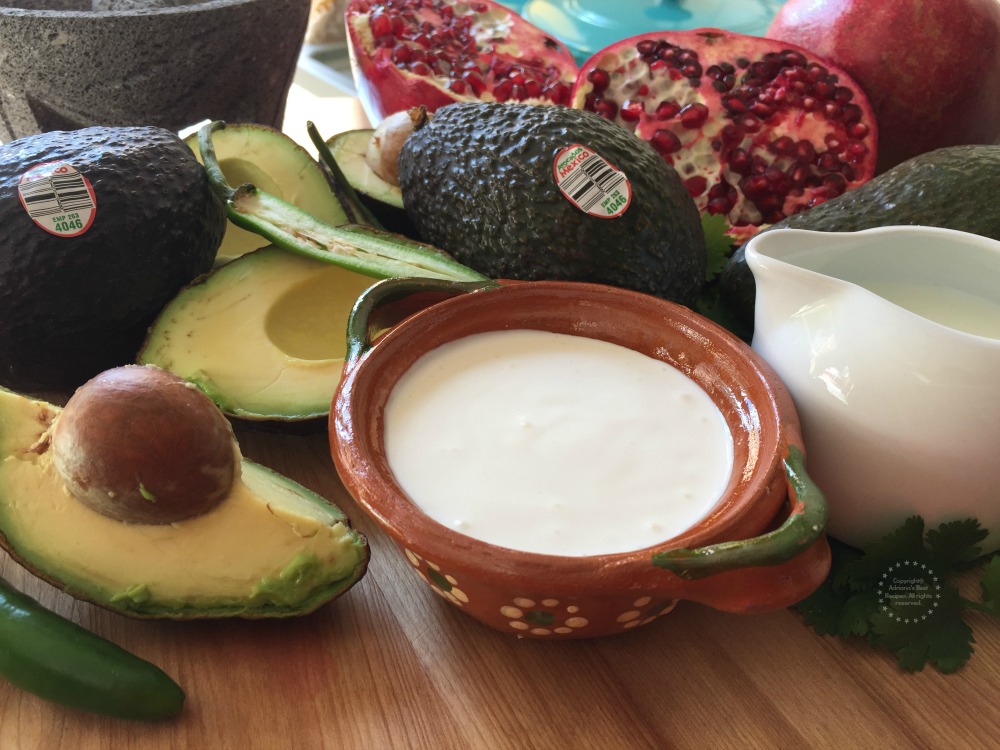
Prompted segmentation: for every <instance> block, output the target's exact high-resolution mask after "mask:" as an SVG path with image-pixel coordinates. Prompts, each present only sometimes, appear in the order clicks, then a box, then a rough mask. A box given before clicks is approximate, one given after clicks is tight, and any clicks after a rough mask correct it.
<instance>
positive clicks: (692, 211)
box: [399, 102, 707, 305]
mask: <svg viewBox="0 0 1000 750" xmlns="http://www.w3.org/2000/svg"><path fill="white" fill-rule="evenodd" d="M579 147H583V148H584V149H586V150H588V151H589V152H590V153H591V154H592V155H596V156H589V157H587V156H586V155H585V154H584V152H583V151H580V150H579ZM581 158H587V159H588V160H589V163H588V164H587V165H586V167H583V166H581V165H580V160H581ZM612 170H614V171H617V172H618V173H620V175H623V176H624V178H625V179H624V180H622V179H621V176H620V175H619V176H616V175H615V174H613V173H612ZM399 183H400V187H401V188H402V191H403V202H404V204H405V206H406V211H407V213H408V214H409V217H410V219H411V220H412V222H413V223H414V225H415V226H416V228H417V232H418V234H419V236H420V237H421V239H423V240H424V241H425V242H429V243H431V244H432V245H436V246H437V247H439V248H441V249H443V250H445V251H446V252H448V253H449V254H451V255H452V256H454V258H455V259H456V260H458V261H459V262H460V263H464V264H465V265H467V266H469V267H470V268H473V269H474V270H476V271H479V272H480V273H483V274H485V275H487V276H490V277H491V278H498V279H499V278H506V279H521V280H529V281H530V280H540V279H551V280H568V281H586V282H593V283H603V284H609V285H613V286H618V287H623V288H627V289H633V290H636V291H640V292H645V293H648V294H653V295H656V296H659V297H663V298H665V299H669V300H672V301H675V302H679V303H681V304H685V305H693V304H694V302H695V301H696V299H697V297H698V294H699V292H700V290H701V287H702V285H703V284H704V280H705V267H706V262H707V258H706V250H705V237H704V233H703V231H702V228H701V220H700V217H699V214H698V210H697V208H696V207H695V204H694V200H693V199H692V198H691V196H690V195H689V193H688V192H687V190H686V189H685V188H684V186H683V184H682V183H681V180H680V178H679V177H678V175H677V173H676V172H675V171H674V170H673V168H672V167H670V166H669V165H668V164H667V163H666V162H665V161H664V160H663V158H662V157H660V156H659V155H658V154H657V153H656V152H655V151H653V149H652V148H651V147H650V146H649V145H648V144H646V143H644V142H643V141H641V140H639V139H638V138H636V137H635V136H634V135H632V134H631V133H629V132H628V131H626V130H625V129H624V128H622V127H620V126H619V125H616V124H615V123H613V122H610V121H608V120H605V119H603V118H602V117H599V116H598V115H595V114H592V113H589V112H584V111H581V110H575V109H570V108H568V107H563V106H558V105H556V106H551V105H527V104H499V103H496V102H492V103H481V102H462V103H457V104H451V105H448V106H446V107H442V108H441V109H438V110H437V111H436V112H435V113H434V116H433V117H432V118H431V120H430V122H429V123H428V124H426V125H424V126H423V127H421V128H420V129H418V130H416V131H415V132H414V133H413V134H412V135H411V136H410V137H409V138H408V139H407V140H406V143H405V144H404V145H403V149H402V151H401V153H400V157H399ZM616 191H617V192H616ZM571 198H575V199H576V200H577V201H578V202H579V203H580V205H578V204H577V203H575V202H574V200H572V199H571ZM581 205H582V206H583V207H581ZM626 206H627V207H626ZM623 208H624V210H622V209H623Z"/></svg>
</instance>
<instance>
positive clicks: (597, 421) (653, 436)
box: [384, 330, 733, 556]
mask: <svg viewBox="0 0 1000 750" xmlns="http://www.w3.org/2000/svg"><path fill="white" fill-rule="evenodd" d="M384 441H385V449H386V455H387V458H388V463H389V466H390V468H391V469H392V471H393V474H394V475H395V477H396V480H397V481H398V483H399V484H400V486H401V487H402V488H403V490H404V491H405V492H406V494H407V495H408V496H409V497H410V499H411V500H412V501H413V502H414V503H415V504H416V505H417V506H418V507H420V508H421V510H422V511H423V512H424V513H426V514H427V515H429V516H430V517H431V518H433V519H435V520H436V521H438V522H440V523H442V524H444V525H446V526H449V527H451V528H453V529H454V530H456V531H459V532H461V533H463V534H466V535H468V536H471V537H474V538H477V539H480V540H482V541H485V542H489V543H491V544H496V545H499V546H502V547H508V548H511V549H516V550H523V551H528V552H538V553H543V554H553V555H569V556H583V555H599V554H609V553H617V552H627V551H631V550H636V549H642V548H644V547H649V546H652V545H654V544H659V543H661V542H663V541H665V540H667V539H670V538H672V537H674V536H677V535H678V534H680V533H682V532H683V531H685V530H687V529H689V528H691V527H692V526H693V525H695V524H696V523H698V522H699V521H700V520H702V519H703V518H705V516H707V515H708V514H709V513H710V512H711V511H712V509H713V508H714V507H715V506H716V504H717V503H718V502H719V500H720V499H721V497H722V495H723V493H724V492H725V489H726V486H727V485H728V483H729V479H730V475H731V473H732V467H733V439H732V434H731V432H730V430H729V427H728V425H727V423H726V420H725V418H724V417H723V415H722V413H721V412H720V411H719V408H718V407H717V406H716V405H715V403H714V402H713V401H712V399H711V398H710V397H709V396H708V394H707V393H705V391H704V390H702V389H701V388H700V387H699V386H698V385H697V384H696V383H695V382H694V381H693V380H691V379H690V378H688V377H687V376H686V375H684V374H683V373H682V372H681V371H679V370H678V369H676V368H674V367H672V366H671V365H669V364H667V363H665V362H663V361H660V360H658V359H654V358H652V357H648V356H646V355H644V354H641V353H639V352H635V351H633V350H631V349H628V348H625V347H622V346H618V345H616V344H612V343H609V342H606V341H601V340H598V339H591V338H586V337H583V336H570V335H566V334H560V333H551V332H547V331H535V330H509V331H491V332H486V333H477V334H474V335H471V336H467V337H464V338H461V339H458V340H456V341H452V342H449V343H447V344H444V345H442V346H440V347H438V348H436V349H434V350H433V351H431V352H429V353H427V354H425V355H423V356H422V357H420V359H418V360H417V361H416V362H415V363H414V364H413V366H412V367H410V368H409V369H408V370H407V372H406V373H405V374H404V375H403V376H402V377H401V378H400V379H399V381H398V382H397V383H396V385H395V386H394V388H393V390H392V392H391V394H390V396H389V399H388V402H387V403H386V407H385V421H384Z"/></svg>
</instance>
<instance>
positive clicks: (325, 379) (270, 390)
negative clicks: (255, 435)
mask: <svg viewBox="0 0 1000 750" xmlns="http://www.w3.org/2000/svg"><path fill="white" fill-rule="evenodd" d="M372 283H374V280H373V279H372V278H370V277H368V276H364V275H361V274H356V273H353V272H352V271H350V270H347V269H345V268H342V267H340V266H336V265H332V264H329V263H325V262H323V261H321V260H317V259H315V258H310V257H306V256H303V255H298V254H296V253H290V252H287V251H285V250H282V249H280V248H277V247H270V246H269V247H265V248H261V249H260V250H254V251H253V252H251V253H248V254H246V255H244V256H242V257H240V258H238V259H236V260H234V261H232V262H231V263H228V264H226V265H224V266H222V267H220V268H217V269H215V270H214V271H212V272H211V273H210V274H207V275H206V276H203V277H202V278H201V279H199V280H197V281H196V282H194V283H193V284H191V285H189V286H188V287H187V288H185V289H184V290H182V291H181V292H180V293H179V294H178V295H177V296H176V297H175V298H174V299H173V300H172V301H171V302H170V303H169V304H168V305H167V306H166V307H165V308H164V309H163V311H162V312H161V314H160V316H159V317H158V318H157V319H156V321H155V322H154V323H153V325H152V326H151V327H150V330H149V336H148V337H147V339H146V343H145V344H144V345H143V347H142V349H141V350H140V352H139V356H138V362H139V364H152V365H157V366H159V367H162V368H163V369H165V370H168V371H170V372H172V373H174V374H175V375H179V376H180V377H182V378H185V379H186V380H189V381H191V382H193V383H195V384H196V385H198V386H199V387H200V388H201V389H202V390H203V391H204V392H205V393H206V394H208V396H209V397H210V398H211V399H212V400H213V401H215V403H216V404H218V406H219V408H220V409H222V411H223V412H224V413H226V414H227V415H229V416H233V417H239V418H241V419H250V420H277V421H304V420H310V419H316V418H321V417H324V416H325V415H326V414H328V413H329V411H330V403H331V402H332V400H333V392H334V390H335V389H336V387H337V384H338V383H339V382H340V374H341V371H342V369H343V363H344V356H345V346H346V344H345V341H346V339H345V331H346V328H347V317H348V315H349V314H350V311H351V308H352V307H353V306H354V302H355V301H356V300H357V298H358V297H359V296H360V295H361V293H362V292H363V291H364V290H365V289H367V288H368V287H369V286H370V285H371V284H372Z"/></svg>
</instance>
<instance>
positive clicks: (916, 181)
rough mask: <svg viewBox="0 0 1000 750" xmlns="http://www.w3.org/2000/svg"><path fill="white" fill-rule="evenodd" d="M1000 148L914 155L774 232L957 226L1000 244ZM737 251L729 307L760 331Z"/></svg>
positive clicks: (730, 268) (730, 267) (730, 266)
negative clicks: (999, 189)
mask: <svg viewBox="0 0 1000 750" xmlns="http://www.w3.org/2000/svg"><path fill="white" fill-rule="evenodd" d="M998 185H1000V146H989V145H979V146H949V147H947V148H940V149H937V150H935V151H928V152H927V153H924V154H920V155H918V156H914V157H913V158H912V159H908V160H907V161H904V162H903V163H901V164H897V165H896V166H895V167H893V168H892V169H890V170H888V171H887V172H884V173H882V174H881V175H878V176H877V177H874V178H873V179H871V180H869V181H868V182H866V183H865V184H864V185H861V186H860V187H857V188H854V189H853V190H848V191H847V192H846V193H844V194H842V195H840V196H838V197H836V198H834V199H832V200H829V201H826V202H824V203H820V204H819V205H817V206H815V207H813V208H810V209H808V210H807V211H803V212H801V213H798V214H793V215H792V216H789V217H788V218H786V219H783V220H782V221H780V222H778V223H777V224H774V225H772V226H771V227H769V228H768V229H767V230H766V231H771V230H773V229H781V228H792V229H811V230H813V231H816V232H858V231H861V230H862V229H872V228H874V227H886V226H892V225H924V226H932V227H943V228H945V229H957V230H959V231H962V232H969V233H971V234H978V235H981V236H983V237H990V238H991V239H995V240H1000V205H998V204H997V201H996V191H997V186H998ZM744 248H745V246H743V247H740V248H737V250H736V251H735V252H734V253H733V255H732V257H731V258H730V259H729V261H728V263H727V264H726V267H725V268H724V269H723V271H722V274H721V275H720V277H719V284H718V287H719V293H720V296H721V298H722V301H723V303H724V304H726V305H727V306H728V307H729V309H730V310H731V311H732V312H733V314H734V315H736V316H737V317H738V318H739V319H740V321H741V322H742V323H743V324H744V325H746V326H748V327H750V328H751V329H752V328H753V315H754V303H755V300H756V284H755V283H754V278H753V272H752V271H751V270H750V268H749V266H747V263H746V257H745V250H744Z"/></svg>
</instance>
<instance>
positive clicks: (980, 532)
mask: <svg viewBox="0 0 1000 750" xmlns="http://www.w3.org/2000/svg"><path fill="white" fill-rule="evenodd" d="M987 536H989V532H988V531H987V530H986V529H984V528H983V527H982V526H980V525H979V521H977V520H976V519H974V518H967V519H965V520H964V521H951V522H949V523H943V524H941V525H940V526H939V527H938V528H936V529H931V530H930V531H928V532H927V544H928V546H929V547H930V548H931V556H932V563H933V565H934V567H935V568H937V569H939V570H944V569H948V568H966V567H968V566H970V565H972V564H974V563H975V561H976V559H977V558H978V557H979V555H980V553H981V552H982V547H980V546H979V543H980V542H982V541H983V540H984V539H985V538H986V537H987Z"/></svg>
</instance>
